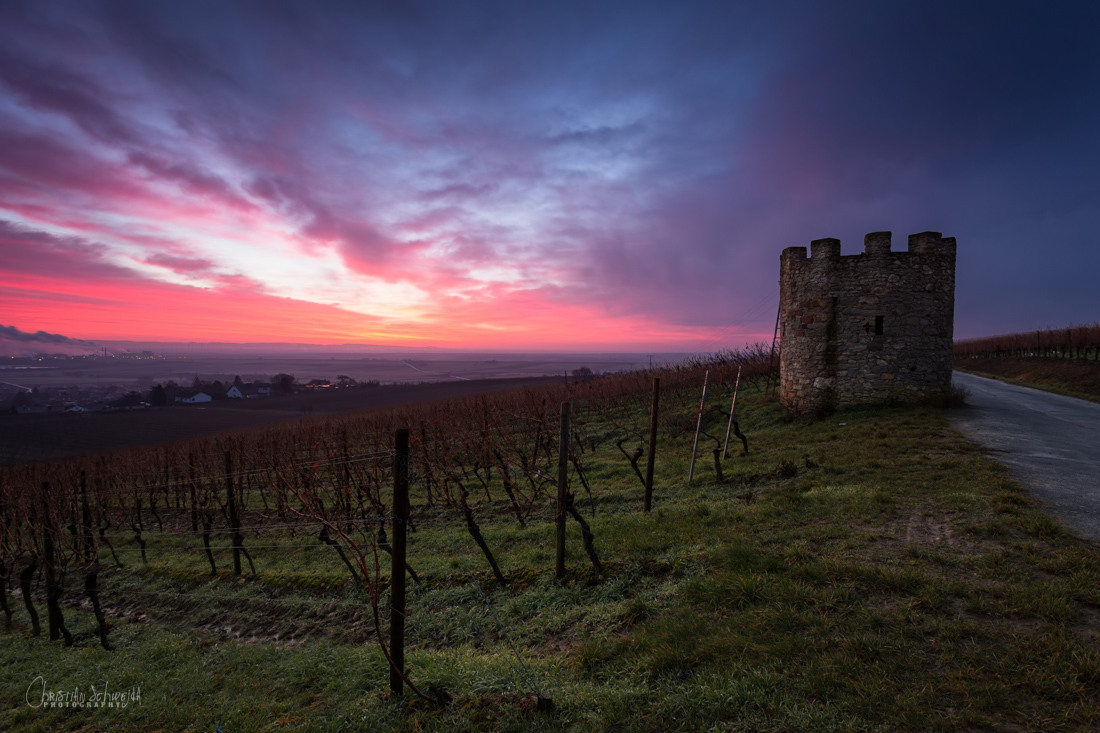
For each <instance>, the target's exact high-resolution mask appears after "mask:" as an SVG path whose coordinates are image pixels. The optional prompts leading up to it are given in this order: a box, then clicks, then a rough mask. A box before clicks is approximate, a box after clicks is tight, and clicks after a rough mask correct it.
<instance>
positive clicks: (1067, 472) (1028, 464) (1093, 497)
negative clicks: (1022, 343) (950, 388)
mask: <svg viewBox="0 0 1100 733" xmlns="http://www.w3.org/2000/svg"><path fill="white" fill-rule="evenodd" d="M952 378H953V381H954V383H955V384H956V385H960V386H962V387H965V388H966V389H967V390H968V391H969V392H970V396H969V397H968V399H967V404H968V406H967V407H964V408H961V409H958V410H951V411H950V412H949V413H948V414H949V416H950V418H951V422H952V424H953V425H954V427H955V428H956V429H957V430H958V431H959V432H961V433H962V434H963V435H965V436H966V437H968V438H970V439H971V440H973V441H974V442H975V443H977V444H978V445H980V446H982V447H984V448H986V449H987V450H988V451H990V453H991V454H992V455H993V457H994V458H996V459H997V460H999V461H1000V462H1001V463H1003V464H1005V465H1006V466H1008V468H1009V470H1011V472H1012V474H1013V475H1014V477H1015V478H1016V479H1017V480H1018V481H1020V482H1021V483H1022V484H1023V485H1024V486H1026V487H1027V489H1028V491H1029V492H1030V493H1031V495H1032V496H1034V497H1036V498H1037V499H1039V500H1040V501H1042V502H1044V503H1045V504H1046V505H1047V506H1048V507H1049V509H1050V512H1051V513H1052V514H1053V515H1054V516H1055V517H1056V518H1057V519H1059V520H1061V521H1062V523H1063V524H1064V525H1066V526H1068V527H1069V528H1070V529H1071V530H1072V531H1074V532H1075V533H1076V534H1078V535H1079V536H1081V537H1084V538H1086V539H1089V540H1092V541H1093V542H1098V543H1100V404H1097V403H1094V402H1086V401H1085V400H1078V399H1074V398H1073V397H1063V396H1062V395H1056V394H1051V393H1049V392H1043V391H1040V390H1037V389H1030V388H1028V387H1018V386H1016V385H1013V384H1006V383H1004V382H998V381H997V380H995V379H985V378H984V377H976V376H974V375H972V374H963V373H961V372H955V373H954V374H953V376H952Z"/></svg>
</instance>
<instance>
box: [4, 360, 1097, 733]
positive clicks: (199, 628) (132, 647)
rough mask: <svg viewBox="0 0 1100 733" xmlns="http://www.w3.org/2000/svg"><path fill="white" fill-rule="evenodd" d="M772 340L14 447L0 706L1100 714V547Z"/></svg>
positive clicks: (645, 714)
mask: <svg viewBox="0 0 1100 733" xmlns="http://www.w3.org/2000/svg"><path fill="white" fill-rule="evenodd" d="M768 361H769V360H768V359H767V353H766V351H765V350H763V349H754V350H750V351H749V352H746V353H730V354H724V355H719V356H717V357H715V358H712V359H708V360H706V361H700V362H696V363H687V364H682V365H677V366H673V367H668V368H662V369H657V370H653V371H649V372H638V373H624V374H614V375H605V376H593V377H591V378H587V379H571V380H570V381H569V382H568V383H564V382H562V383H557V382H556V383H553V384H547V385H542V386H536V387H527V388H524V389H521V390H516V391H511V392H498V393H493V394H485V395H480V396H470V397H463V398H460V399H450V400H442V401H437V402H433V403H427V404H420V405H416V406H405V407H393V408H387V409H385V410H380V411H375V412H369V413H360V414H356V415H343V416H328V417H324V418H311V419H307V420H302V421H300V422H297V423H293V424H286V425H284V426H282V427H277V428H276V427H268V428H262V429H254V430H250V431H248V432H239V433H227V434H223V435H219V436H213V437H208V438H205V439H196V440H191V441H188V442H181V443H172V444H169V445H166V446H162V447H158V448H148V449H140V450H138V449H134V450H129V451H120V452H115V453H110V454H103V455H94V456H86V457H84V458H79V459H69V460H64V461H52V462H41V463H29V464H22V465H18V466H6V467H3V468H2V469H0V487H2V495H0V501H3V517H4V522H3V523H2V524H0V561H2V568H0V570H2V574H3V581H4V584H5V590H6V592H5V593H4V594H2V597H3V601H4V606H3V609H2V610H3V612H4V614H5V617H6V625H7V633H0V655H2V656H3V658H4V659H5V664H4V665H2V666H0V700H2V703H0V728H4V729H15V730H24V729H27V730H82V731H83V730H134V731H137V730H184V729H187V730H205V731H212V730H218V729H219V728H220V729H222V730H224V731H230V730H278V729H284V728H290V729H302V730H331V731H337V730H486V731H488V730H492V731H496V730H511V731H528V730H546V731H566V730H570V731H571V730H577V731H586V730H611V729H614V730H655V731H656V730H660V731H668V730H775V731H779V730H899V729H900V730H927V729H935V728H938V729H982V728H984V729H1022V730H1027V729H1036V728H1042V729H1044V730H1074V729H1077V730H1082V729H1096V728H1097V726H1100V706H1097V705H1096V699H1097V696H1098V695H1100V689H1098V687H1097V685H1098V684H1100V653H1098V652H1097V649H1098V648H1100V614H1097V612H1096V609H1098V608H1100V590H1098V589H1100V554H1098V553H1097V552H1096V551H1095V549H1094V548H1091V547H1090V546H1088V545H1086V544H1084V543H1083V542H1081V541H1079V540H1077V539H1075V538H1073V537H1071V536H1069V535H1067V534H1066V533H1065V532H1063V531H1062V530H1061V529H1060V528H1059V527H1058V526H1057V525H1056V524H1055V523H1054V522H1053V521H1052V520H1051V519H1050V518H1049V517H1047V516H1045V515H1044V514H1043V513H1042V511H1041V510H1040V509H1039V508H1037V507H1036V506H1035V505H1034V502H1032V501H1031V500H1029V499H1028V498H1027V496H1026V494H1025V493H1024V492H1023V491H1022V490H1021V489H1020V488H1019V487H1018V486H1016V485H1015V484H1013V483H1012V482H1011V481H1010V480H1009V479H1008V477H1007V474H1006V472H1005V471H1004V469H1003V468H1002V467H1000V466H998V465H996V464H995V463H993V462H992V461H991V460H989V459H988V458H986V457H985V456H983V455H982V454H981V453H980V452H979V451H978V450H977V449H975V448H973V447H972V446H969V445H967V444H966V443H965V442H963V441H961V440H960V439H959V438H958V436H957V435H955V434H953V433H952V431H951V430H950V428H949V427H948V424H947V421H946V420H945V418H944V417H943V416H942V414H941V412H940V410H939V409H938V408H934V407H927V406H925V407H921V406H907V407H886V406H877V407H867V408H860V409H855V410H846V411H842V412H840V413H836V414H834V415H832V416H829V417H825V418H812V417H798V418H795V417H792V416H790V415H787V414H785V413H784V412H783V411H782V410H781V409H780V408H779V407H778V405H777V400H776V398H775V396H774V395H772V394H770V389H769V388H770V387H772V386H773V380H772V378H771V374H770V373H769V369H768ZM735 395H736V401H735ZM731 412H732V413H733V414H734V416H735V418H736V419H735V420H731V419H730V415H731ZM406 497H407V501H408V504H407V506H406V504H405V498H406ZM395 566H396V572H394V570H395ZM402 568H403V571H402ZM103 700H107V703H106V704H105V705H103V704H101V703H102V701H103ZM104 707H106V709H104ZM1037 721H1038V722H1037Z"/></svg>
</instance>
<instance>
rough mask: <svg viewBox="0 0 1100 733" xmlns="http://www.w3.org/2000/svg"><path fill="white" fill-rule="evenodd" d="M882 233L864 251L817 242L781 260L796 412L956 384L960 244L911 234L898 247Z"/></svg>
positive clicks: (783, 321) (790, 391)
mask: <svg viewBox="0 0 1100 733" xmlns="http://www.w3.org/2000/svg"><path fill="white" fill-rule="evenodd" d="M890 239H891V235H890V232H872V233H870V234H868V235H867V236H866V237H865V238H864V243H863V252H862V253H860V254H854V255H842V254H841V249H840V240H838V239H817V240H814V241H812V242H811V243H810V248H809V255H808V256H807V250H806V248H805V247H788V248H786V249H785V250H783V253H782V255H781V256H780V313H779V319H780V335H781V344H782V348H781V352H780V353H781V357H780V380H781V386H780V400H781V401H782V403H783V405H784V406H785V407H787V408H788V409H790V410H792V411H794V412H806V411H813V410H818V409H820V408H823V407H826V406H845V405H855V404H865V403H873V402H881V401H886V400H899V401H913V400H922V399H926V398H929V397H932V396H934V395H938V394H940V393H942V392H943V391H944V390H946V389H948V388H949V387H950V384H951V353H952V349H951V347H952V337H953V333H954V307H955V239H954V237H943V236H942V235H941V234H940V233H939V232H922V233H920V234H913V235H911V236H910V237H909V241H908V249H907V250H906V251H898V252H895V251H892V250H891V246H890Z"/></svg>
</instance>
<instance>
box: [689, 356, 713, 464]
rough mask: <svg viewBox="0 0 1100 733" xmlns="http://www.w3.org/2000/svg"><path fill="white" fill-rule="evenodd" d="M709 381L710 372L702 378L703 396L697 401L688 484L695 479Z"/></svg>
mask: <svg viewBox="0 0 1100 733" xmlns="http://www.w3.org/2000/svg"><path fill="white" fill-rule="evenodd" d="M708 381H710V370H709V369H708V370H707V373H706V375H705V376H704V377H703V396H702V397H701V398H700V399H699V417H698V418H697V419H696V421H695V440H694V441H693V442H692V444H691V465H690V466H688V483H689V484H690V483H691V480H692V479H693V478H695V453H696V451H698V450H699V431H700V430H701V429H702V427H703V408H704V407H705V406H706V404H707V382H708Z"/></svg>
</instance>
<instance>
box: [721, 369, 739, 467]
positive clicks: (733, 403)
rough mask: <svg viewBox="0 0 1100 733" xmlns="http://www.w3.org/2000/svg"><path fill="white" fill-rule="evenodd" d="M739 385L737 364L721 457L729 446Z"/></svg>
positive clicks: (723, 456)
mask: <svg viewBox="0 0 1100 733" xmlns="http://www.w3.org/2000/svg"><path fill="white" fill-rule="evenodd" d="M740 386H741V365H740V364H738V365H737V379H736V381H734V383H733V401H732V402H731V403H730V421H729V423H728V424H727V425H726V442H725V443H724V444H723V445H722V458H723V459H724V458H725V457H726V452H727V451H728V450H729V447H730V430H731V429H732V428H733V412H734V410H736V409H737V388H738V387H740Z"/></svg>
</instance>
